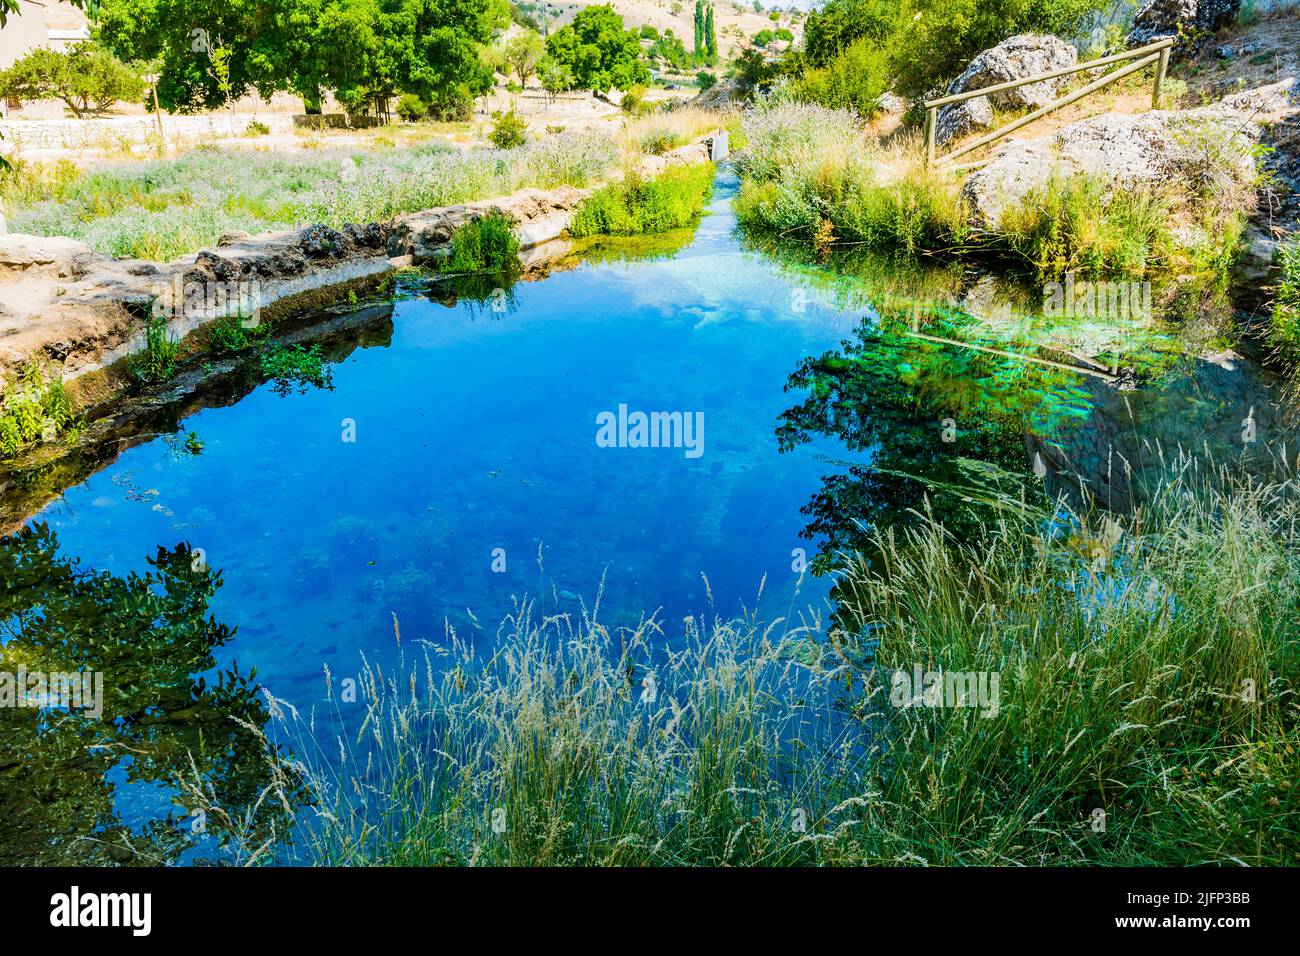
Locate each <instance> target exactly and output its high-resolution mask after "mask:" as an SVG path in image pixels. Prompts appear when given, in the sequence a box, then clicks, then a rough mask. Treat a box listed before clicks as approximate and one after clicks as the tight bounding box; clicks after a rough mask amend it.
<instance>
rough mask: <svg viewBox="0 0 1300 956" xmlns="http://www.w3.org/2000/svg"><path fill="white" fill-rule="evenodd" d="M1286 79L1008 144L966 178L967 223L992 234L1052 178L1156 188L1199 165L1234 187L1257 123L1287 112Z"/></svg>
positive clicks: (1250, 169)
mask: <svg viewBox="0 0 1300 956" xmlns="http://www.w3.org/2000/svg"><path fill="white" fill-rule="evenodd" d="M1293 82H1294V81H1293V80H1289V79H1288V80H1285V81H1283V82H1282V83H1277V84H1274V85H1272V86H1269V87H1261V88H1260V89H1257V90H1251V91H1249V92H1246V93H1241V94H1236V95H1234V96H1230V97H1226V98H1225V99H1223V100H1220V101H1219V102H1218V103H1215V104H1213V105H1212V106H1207V107H1201V108H1198V109H1190V110H1152V111H1150V112H1147V113H1138V114H1121V113H1109V114H1106V115H1103V116H1097V117H1094V118H1092V119H1087V120H1082V121H1080V122H1077V123H1071V124H1070V125H1068V126H1064V127H1062V128H1061V129H1059V130H1057V131H1056V132H1055V133H1052V134H1050V135H1048V136H1046V137H1042V138H1040V139H1035V140H1024V141H1012V142H1010V143H1007V144H1006V145H1005V146H1003V147H1002V148H1001V150H999V152H998V153H997V155H996V156H995V157H994V159H993V161H992V162H991V163H990V164H989V165H987V166H985V167H983V168H982V169H980V170H977V171H976V172H975V173H972V174H971V175H970V177H968V178H967V180H966V183H965V185H964V187H963V190H962V195H963V198H964V199H965V200H966V202H967V204H968V206H969V208H970V210H971V221H972V224H973V225H975V226H976V227H978V228H983V229H990V230H996V229H997V228H998V227H999V223H1000V220H1001V217H1002V213H1003V211H1004V210H1005V209H1007V208H1008V207H1009V206H1012V205H1015V204H1016V203H1018V202H1019V201H1020V200H1022V199H1023V198H1024V197H1025V195H1026V194H1028V193H1029V192H1030V191H1031V190H1033V189H1036V188H1038V187H1041V186H1043V185H1045V184H1046V183H1047V182H1048V181H1049V180H1050V179H1051V178H1052V177H1053V176H1059V175H1070V174H1074V173H1085V174H1091V175H1095V176H1097V177H1098V178H1099V179H1101V180H1103V181H1104V182H1106V183H1107V184H1108V185H1109V186H1110V187H1112V188H1124V189H1133V188H1144V187H1147V188H1152V189H1155V188H1159V187H1162V186H1164V185H1166V184H1168V183H1170V182H1187V181H1189V178H1192V177H1196V176H1198V175H1201V174H1202V172H1203V171H1204V170H1205V168H1206V164H1207V163H1213V164H1215V165H1216V168H1219V169H1223V168H1226V170H1227V172H1228V173H1229V174H1231V175H1234V176H1238V177H1240V179H1241V181H1242V182H1245V181H1247V180H1248V179H1249V178H1250V177H1252V176H1253V173H1254V166H1255V159H1254V155H1253V152H1252V147H1253V146H1254V145H1255V143H1256V142H1257V141H1258V139H1259V137H1260V131H1261V128H1262V126H1263V124H1264V123H1265V122H1266V121H1269V120H1275V119H1276V118H1278V117H1279V116H1281V115H1286V114H1288V113H1292V112H1294V111H1295V109H1296V107H1295V106H1294V105H1292V104H1291V103H1290V99H1289V94H1290V91H1291V87H1292V84H1293Z"/></svg>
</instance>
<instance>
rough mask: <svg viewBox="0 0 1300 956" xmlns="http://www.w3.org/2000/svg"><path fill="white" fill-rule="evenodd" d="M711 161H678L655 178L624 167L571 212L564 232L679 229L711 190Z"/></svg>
mask: <svg viewBox="0 0 1300 956" xmlns="http://www.w3.org/2000/svg"><path fill="white" fill-rule="evenodd" d="M713 177H714V167H713V164H712V163H698V164H695V165H692V166H678V167H675V168H673V169H669V170H668V171H666V172H664V173H662V174H661V175H659V176H658V177H657V178H655V179H651V180H648V181H645V180H642V179H641V178H640V177H639V176H638V175H635V174H634V173H629V174H628V175H627V176H625V177H624V179H623V181H622V182H619V183H611V184H610V185H608V186H605V187H604V188H603V189H600V190H598V191H596V192H595V193H593V194H592V195H590V196H588V197H587V198H586V199H584V200H583V201H582V205H580V206H579V207H578V210H577V212H575V213H574V216H573V222H572V223H571V224H570V226H569V233H570V234H571V235H573V236H576V237H579V238H580V237H583V236H593V235H610V236H637V235H642V234H645V233H656V232H667V231H668V230H670V229H682V228H685V227H686V226H689V225H691V224H692V223H694V222H695V220H696V219H697V217H698V216H699V215H700V213H701V211H702V210H703V209H704V204H705V203H706V202H707V201H708V198H709V196H710V195H711V194H712V191H713Z"/></svg>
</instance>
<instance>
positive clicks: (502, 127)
mask: <svg viewBox="0 0 1300 956" xmlns="http://www.w3.org/2000/svg"><path fill="white" fill-rule="evenodd" d="M492 118H493V123H492V130H491V132H489V133H488V140H489V141H490V142H491V143H492V145H493V146H495V147H496V148H497V149H518V148H519V147H520V146H523V145H524V144H525V143H526V142H528V123H527V122H525V120H524V118H523V117H522V116H520V115H519V114H518V113H517V112H515V109H514V107H511V108H510V109H509V110H507V111H505V112H501V111H497V112H496V113H493V114H492Z"/></svg>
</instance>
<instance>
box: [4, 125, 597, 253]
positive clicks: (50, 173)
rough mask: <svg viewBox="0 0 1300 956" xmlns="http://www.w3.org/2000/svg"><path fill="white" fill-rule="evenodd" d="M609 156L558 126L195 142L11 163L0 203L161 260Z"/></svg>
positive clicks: (535, 179)
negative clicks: (237, 144) (365, 140)
mask: <svg viewBox="0 0 1300 956" xmlns="http://www.w3.org/2000/svg"><path fill="white" fill-rule="evenodd" d="M618 155H619V153H618V148H617V146H616V145H615V144H614V143H611V142H610V141H609V140H608V138H607V137H600V136H594V135H579V134H564V135H560V136H552V137H547V138H544V139H540V140H537V141H536V142H534V143H531V144H529V145H528V146H525V147H523V148H520V149H514V150H494V149H470V150H456V149H449V148H447V147H444V146H438V145H423V146H417V147H415V148H412V149H385V150H378V151H375V152H370V153H355V152H346V151H335V152H320V153H314V154H309V155H284V154H279V155H277V154H273V153H248V152H242V151H220V150H200V151H197V152H194V153H191V154H189V155H187V156H184V157H181V158H179V159H170V160H159V161H149V162H139V163H130V164H121V165H116V166H105V167H101V168H99V169H97V170H95V171H90V172H84V173H83V172H79V171H78V170H77V169H76V168H75V167H73V166H72V165H71V164H70V163H67V162H66V161H65V162H60V163H58V164H53V165H33V164H26V163H19V164H17V168H16V169H15V171H13V172H11V173H3V174H0V201H3V204H4V207H5V211H6V215H7V217H8V220H9V228H10V229H11V230H12V231H14V232H26V233H34V234H36V235H42V236H71V237H72V238H74V239H80V240H82V241H83V242H86V243H88V244H89V245H90V246H91V247H92V248H94V249H95V250H96V251H98V252H101V253H104V254H106V255H112V256H118V257H129V258H142V259H151V260H155V261H161V260H167V259H172V258H175V257H177V256H180V255H183V254H185V253H187V252H194V251H196V250H198V249H201V248H203V247H205V246H215V245H216V243H217V240H218V239H219V238H220V237H221V236H222V234H223V233H227V232H232V231H244V232H253V233H255V232H260V231H263V230H267V229H283V228H290V227H294V226H302V225H307V224H310V223H324V224H326V225H329V226H333V227H336V228H337V227H340V226H342V225H344V224H345V223H349V222H355V223H364V222H378V221H382V220H384V219H388V218H390V217H392V216H395V215H398V214H401V213H406V212H414V211H416V210H419V209H429V208H433V207H436V206H445V205H451V204H454V203H460V202H466V201H468V200H472V199H479V198H484V197H487V196H496V195H505V194H507V193H511V192H514V191H515V190H517V189H522V188H524V187H529V186H532V187H538V188H542V189H549V188H554V187H557V186H561V185H566V184H567V185H573V186H586V185H588V184H589V183H590V182H591V181H592V180H594V179H598V178H600V177H602V176H604V175H605V174H606V173H607V172H608V171H609V170H610V169H611V168H612V167H613V166H614V164H615V162H616V160H617V159H618Z"/></svg>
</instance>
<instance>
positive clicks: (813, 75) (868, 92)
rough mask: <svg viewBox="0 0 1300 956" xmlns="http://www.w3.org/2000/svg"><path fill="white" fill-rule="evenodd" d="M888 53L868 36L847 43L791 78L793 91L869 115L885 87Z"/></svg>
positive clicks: (833, 105)
mask: <svg viewBox="0 0 1300 956" xmlns="http://www.w3.org/2000/svg"><path fill="white" fill-rule="evenodd" d="M890 75H891V74H890V67H889V56H888V53H887V51H885V50H884V49H882V48H880V47H879V46H876V45H875V44H874V43H873V42H872V41H871V40H867V39H862V40H857V41H855V42H854V43H852V44H850V45H849V46H848V47H846V48H845V49H844V50H842V51H841V52H840V53H838V54H837V55H836V56H834V57H833V58H832V59H831V60H830V61H829V62H828V63H827V64H826V66H824V67H818V68H815V69H810V70H808V71H807V72H805V73H804V74H803V76H801V77H800V78H799V79H798V80H796V81H795V83H794V86H793V93H794V95H795V96H796V97H798V98H799V99H801V100H803V101H805V102H809V103H819V104H821V105H822V106H828V107H830V108H832V109H846V110H853V111H854V112H855V113H857V114H858V115H859V116H862V117H865V118H868V119H869V118H870V117H872V116H874V115H875V113H876V112H877V110H878V109H879V103H880V97H881V96H882V95H883V94H884V93H885V92H886V91H887V90H888V89H889V82H890Z"/></svg>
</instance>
